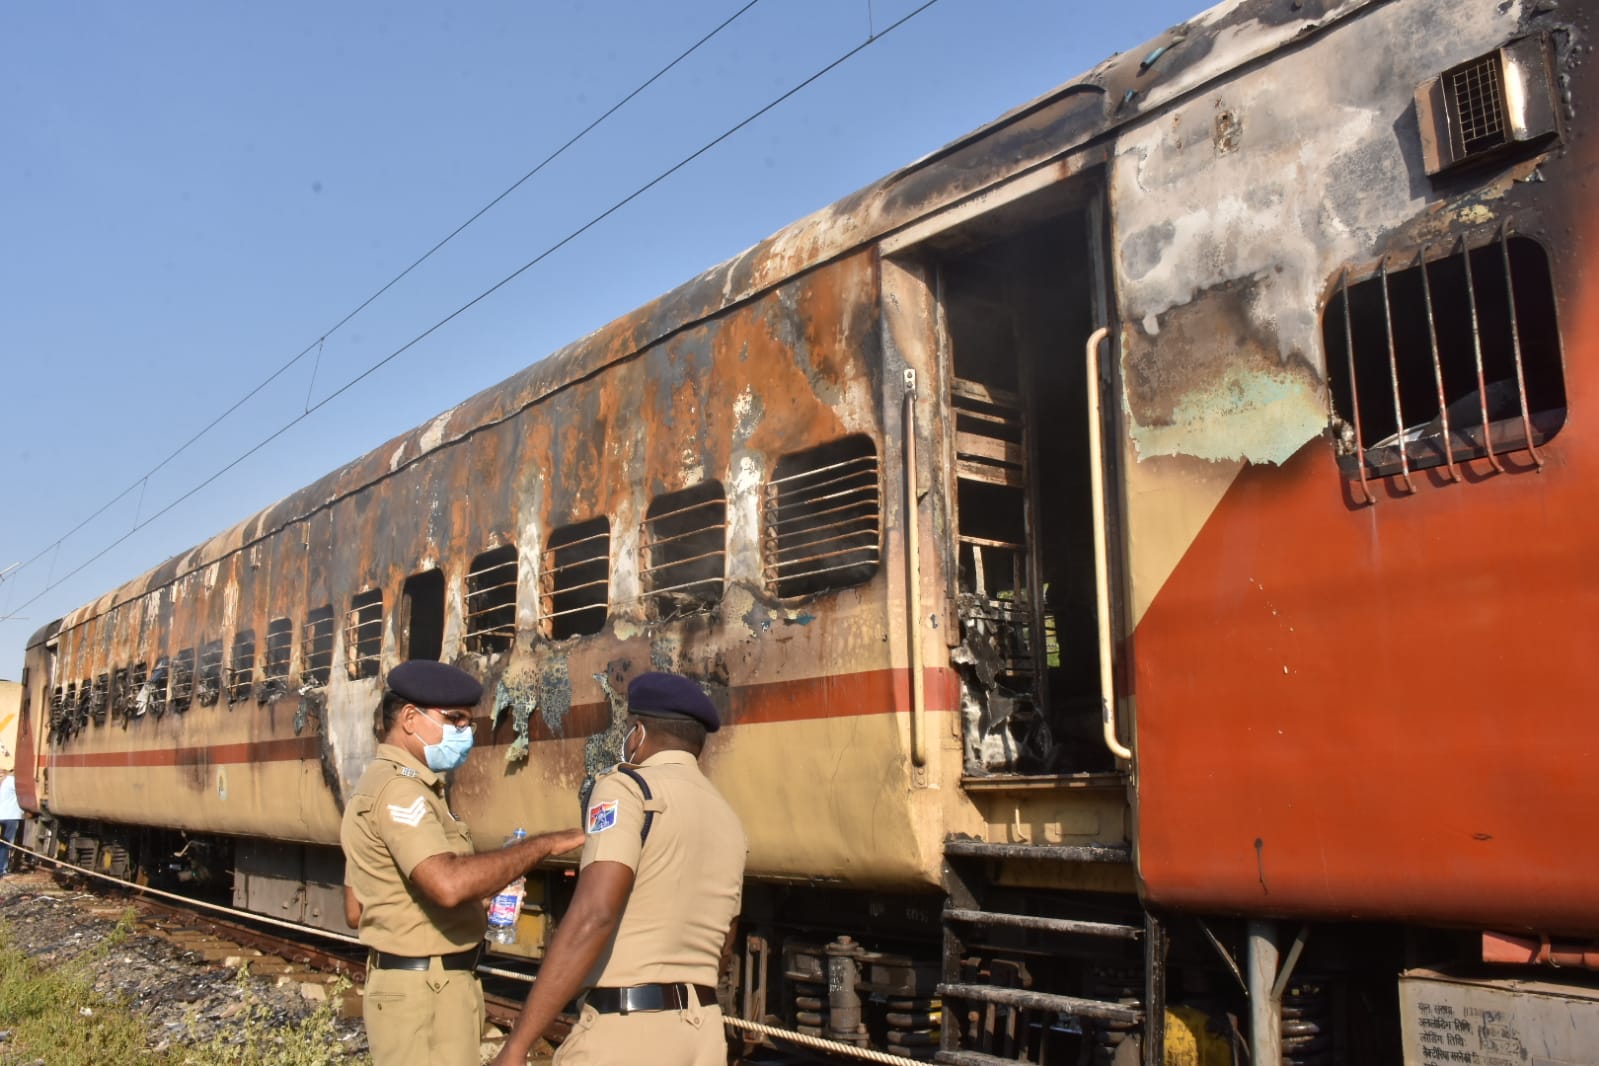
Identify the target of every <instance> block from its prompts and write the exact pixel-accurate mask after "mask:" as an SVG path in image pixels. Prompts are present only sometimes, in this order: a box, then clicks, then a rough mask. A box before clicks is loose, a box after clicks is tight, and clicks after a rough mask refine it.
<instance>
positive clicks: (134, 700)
mask: <svg viewBox="0 0 1599 1066" xmlns="http://www.w3.org/2000/svg"><path fill="white" fill-rule="evenodd" d="M149 684H150V664H149V663H147V662H145V661H144V660H143V659H138V660H135V661H134V662H132V663H130V664H128V713H127V715H126V716H125V717H124V718H123V719H122V725H123V728H127V724H128V723H129V722H131V721H133V720H134V719H135V718H143V717H144V716H145V715H147V714H149V713H150V711H151V710H152V709H153V708H154V706H155V700H154V699H153V698H151V696H153V691H152V693H151V694H149V695H147V694H146V693H145V689H146V687H148V686H149ZM140 697H145V699H144V709H143V710H140V709H139V700H140Z"/></svg>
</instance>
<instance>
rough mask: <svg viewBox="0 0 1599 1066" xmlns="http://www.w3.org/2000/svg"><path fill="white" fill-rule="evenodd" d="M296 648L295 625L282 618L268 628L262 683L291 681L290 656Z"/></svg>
mask: <svg viewBox="0 0 1599 1066" xmlns="http://www.w3.org/2000/svg"><path fill="white" fill-rule="evenodd" d="M293 647H294V625H293V623H292V622H290V621H289V620H288V619H287V618H280V619H278V620H277V621H275V622H273V623H272V624H271V625H270V626H268V627H267V644H266V664H265V667H266V668H265V670H264V671H263V672H262V675H261V680H262V682H268V681H279V682H286V681H288V679H289V654H290V652H291V650H292V649H293Z"/></svg>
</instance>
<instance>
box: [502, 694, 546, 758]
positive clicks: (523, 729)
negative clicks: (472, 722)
mask: <svg viewBox="0 0 1599 1066" xmlns="http://www.w3.org/2000/svg"><path fill="white" fill-rule="evenodd" d="M538 703H539V694H538V685H537V682H536V681H535V680H534V679H532V678H521V679H518V680H514V681H513V680H510V679H509V678H505V677H501V678H500V680H499V683H498V684H497V685H495V688H494V717H493V723H494V727H495V728H496V729H497V728H499V725H500V722H501V720H502V719H503V718H504V716H505V712H506V711H510V712H511V729H512V731H513V732H514V733H515V739H514V740H512V741H511V743H510V745H509V746H508V747H507V748H506V749H505V761H506V762H508V763H514V762H524V761H526V759H527V748H528V740H529V738H528V723H529V722H530V721H531V719H532V717H533V712H534V710H536V709H537V708H538Z"/></svg>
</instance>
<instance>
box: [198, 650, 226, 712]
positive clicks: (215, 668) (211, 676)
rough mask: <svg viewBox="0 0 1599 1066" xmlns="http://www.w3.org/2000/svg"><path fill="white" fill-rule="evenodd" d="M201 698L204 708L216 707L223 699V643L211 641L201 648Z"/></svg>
mask: <svg viewBox="0 0 1599 1066" xmlns="http://www.w3.org/2000/svg"><path fill="white" fill-rule="evenodd" d="M199 696H200V705H201V706H202V707H211V706H214V705H215V704H216V702H217V700H219V699H221V698H222V642H221V641H220V640H213V641H210V642H208V643H206V644H204V645H202V646H201V647H200V678H199Z"/></svg>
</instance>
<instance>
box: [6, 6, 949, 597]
mask: <svg viewBox="0 0 1599 1066" xmlns="http://www.w3.org/2000/svg"><path fill="white" fill-rule="evenodd" d="M936 3H938V0H925V2H924V3H922V4H920V5H918V6H917V7H915V8H914V9H912V10H911V11H909V12H908V13H906V14H905V15H903V16H901V17H900V18H899V19H897V20H895V21H894V22H892V23H890V24H889V25H888V26H886V27H884V28H883V29H882V30H881V31H880V32H878V33H877V34H876V35H875V36H873V37H871V38H869V39H867V40H865V41H862V42H861V43H860V44H858V45H856V46H855V47H854V48H851V49H850V50H848V51H847V52H845V53H843V54H842V55H840V56H839V57H838V58H837V59H834V60H833V61H832V62H830V63H828V64H827V65H826V66H824V67H822V68H821V69H819V70H817V71H816V72H815V73H814V74H812V75H810V76H809V77H807V78H806V79H805V80H803V81H801V82H800V83H798V84H797V85H795V86H793V87H792V88H790V89H788V90H786V91H785V92H783V93H782V94H781V95H779V96H777V97H776V98H775V99H773V100H771V101H770V102H769V103H767V104H764V105H763V106H761V107H760V108H758V109H757V110H755V111H753V112H751V113H750V114H749V115H747V116H745V117H744V118H742V119H740V120H739V121H738V122H737V123H735V124H734V125H732V126H730V127H728V128H727V129H726V130H724V131H722V132H721V133H719V134H717V135H716V136H715V137H713V138H712V139H711V140H709V141H707V142H705V144H703V145H701V146H700V147H699V148H696V149H695V150H694V151H693V152H691V153H689V154H688V155H686V156H684V157H683V158H682V159H680V160H678V161H677V162H676V163H673V164H672V165H671V166H669V167H667V168H666V169H665V170H663V171H661V172H660V173H659V174H657V175H656V176H655V177H653V178H651V179H650V180H648V181H646V182H645V183H644V184H643V185H640V186H639V187H638V188H636V189H634V190H633V191H632V192H630V193H628V194H627V195H626V196H624V197H622V198H621V199H620V200H618V201H616V202H615V203H613V204H612V205H611V206H610V207H607V208H606V209H605V210H603V211H601V212H600V213H599V214H597V215H595V216H594V217H593V218H591V219H589V220H588V221H587V222H585V223H583V224H582V225H581V226H579V227H577V228H576V229H574V230H573V231H572V232H570V233H568V234H567V235H566V236H564V237H562V238H561V239H560V240H558V241H556V242H555V243H554V244H552V245H550V246H549V247H547V248H545V249H544V250H543V251H542V252H540V253H539V254H538V255H535V256H534V257H533V258H532V259H529V260H528V261H527V262H526V263H523V264H522V265H521V266H519V267H517V268H516V269H515V270H513V271H511V273H509V274H507V275H506V276H505V277H503V278H501V279H500V280H499V281H497V282H495V283H494V284H493V285H490V286H489V287H488V288H487V289H484V290H483V291H482V292H480V293H478V294H477V295H476V296H474V297H472V298H471V299H470V300H468V301H467V302H466V303H464V304H462V305H461V306H459V307H457V308H456V309H455V310H453V311H451V312H450V313H449V314H447V315H445V316H444V317H443V318H441V319H439V320H438V321H437V322H435V323H433V324H432V325H431V326H429V327H427V328H426V329H424V330H423V331H422V332H421V333H418V334H417V335H416V336H414V337H412V338H411V339H410V340H408V341H406V342H405V343H404V344H402V345H400V346H399V347H398V348H396V349H394V350H393V351H392V352H390V353H389V354H388V355H385V356H384V357H383V358H381V359H379V360H378V361H377V362H375V363H373V364H372V365H371V366H369V367H367V368H366V369H365V370H363V371H361V372H360V373H359V374H357V375H356V376H355V377H353V378H351V379H350V380H349V381H346V382H345V383H344V384H343V385H340V386H339V387H338V388H337V389H335V390H334V391H333V392H331V393H329V394H328V395H327V396H324V397H323V398H322V399H320V400H318V401H317V402H316V403H315V404H312V405H311V406H309V407H307V408H306V409H305V411H303V412H301V413H300V414H297V415H295V416H294V417H293V418H291V419H289V420H288V421H287V422H285V423H284V424H283V425H281V426H279V427H278V428H277V429H275V430H273V431H272V432H271V433H270V434H268V435H267V436H266V437H264V438H263V439H262V440H260V441H259V442H257V443H256V444H254V445H252V446H251V447H250V448H249V449H247V450H246V451H244V452H242V453H241V454H239V455H238V456H236V457H235V458H234V459H232V460H231V461H229V462H228V464H227V465H226V466H223V467H222V468H221V469H219V470H217V471H215V472H214V473H212V474H211V475H210V476H209V477H207V478H206V479H205V480H203V481H201V482H200V483H199V484H197V485H195V486H194V487H192V488H190V489H189V490H187V491H186V492H184V493H183V494H182V495H180V496H178V497H177V498H176V499H174V500H172V501H171V502H170V503H168V504H167V505H166V506H165V507H162V508H161V509H160V510H159V511H156V512H155V513H154V514H152V515H150V517H149V518H147V519H145V520H144V521H142V522H140V523H139V524H137V525H135V526H134V527H133V528H131V529H129V530H128V531H127V532H126V533H124V534H122V536H120V537H118V538H117V539H116V540H114V541H112V542H111V543H110V544H107V545H106V546H105V547H104V548H101V549H100V550H99V551H98V552H96V553H95V554H94V555H91V556H90V557H89V558H88V559H85V560H84V561H83V562H81V563H79V564H78V565H77V566H75V567H73V568H72V569H71V570H69V571H68V572H67V573H65V574H63V575H62V576H61V577H60V578H58V579H57V580H56V581H54V582H53V583H51V584H48V585H46V586H45V587H44V588H42V589H40V590H39V591H38V592H37V593H35V594H34V595H33V596H32V597H30V598H29V599H27V600H25V601H23V602H22V603H21V604H19V605H18V606H17V607H16V608H15V610H14V611H13V613H11V614H7V615H5V616H4V617H0V622H5V621H10V620H11V619H12V618H14V617H15V611H22V610H26V609H27V608H28V607H29V606H31V605H32V604H34V603H36V602H38V601H39V600H40V599H41V598H43V597H44V595H45V594H46V593H48V592H50V590H51V589H54V588H56V587H57V586H58V585H61V584H62V583H64V582H66V581H68V580H70V579H71V578H73V577H74V576H76V575H77V574H79V573H81V572H82V571H83V570H84V569H85V568H87V567H89V566H91V565H93V564H94V563H95V562H96V561H98V560H99V559H100V558H102V557H103V556H104V555H105V554H106V553H107V552H109V551H111V550H112V549H113V548H115V547H117V546H118V545H120V544H122V543H123V542H124V541H126V540H127V539H128V538H129V537H131V536H133V535H134V534H135V533H137V532H139V530H141V529H143V528H144V527H145V526H147V525H149V524H150V523H152V522H154V521H156V520H157V519H159V518H161V517H162V516H163V515H165V514H167V513H168V512H169V511H171V510H172V509H173V508H175V507H177V506H178V505H179V504H181V503H183V502H184V501H186V500H188V499H189V498H190V497H192V496H194V495H195V494H196V493H198V492H201V491H202V490H204V489H205V488H206V487H207V486H209V485H210V484H211V483H212V482H214V481H216V480H217V479H218V478H220V477H222V476H223V475H224V474H226V473H227V472H228V471H230V470H232V469H233V468H234V467H236V466H238V465H239V464H240V463H242V462H244V461H245V460H246V459H248V458H250V457H251V456H252V455H254V454H255V453H256V452H259V451H260V450H261V449H263V448H265V447H266V446H267V445H269V444H271V443H272V442H273V441H275V440H277V439H278V438H279V437H281V436H283V434H285V433H287V432H288V431H289V430H291V429H293V428H294V427H295V426H297V425H299V424H300V423H301V422H303V421H305V420H306V419H307V418H309V417H310V416H311V415H313V414H315V413H316V412H317V411H320V410H321V409H322V408H323V407H326V406H327V405H328V404H330V403H332V402H333V401H334V400H336V399H338V398H339V397H340V396H342V395H344V394H345V393H346V392H348V391H349V390H350V389H352V388H354V387H355V386H356V385H358V384H360V383H361V382H362V381H365V380H366V379H367V378H368V377H371V376H372V375H373V374H375V373H377V372H378V371H379V370H381V369H382V368H383V367H385V366H387V365H388V364H389V363H391V362H393V361H394V360H395V359H398V358H399V357H400V356H401V355H404V354H405V353H406V352H408V351H410V350H411V349H412V348H414V347H416V346H417V345H418V344H420V343H421V342H422V341H424V340H426V339H427V338H428V337H430V336H432V335H433V334H434V333H436V332H438V331H439V330H440V329H442V328H443V327H444V326H446V325H448V324H449V323H450V322H452V321H454V320H455V319H456V318H458V317H460V316H461V315H462V314H464V313H466V312H467V311H469V310H471V309H472V308H473V307H476V306H477V305H478V304H479V303H482V302H483V301H484V300H486V299H488V298H489V297H490V296H492V295H493V294H494V293H496V292H498V291H499V290H500V289H502V288H504V287H505V286H506V285H508V284H510V283H511V282H512V281H515V280H516V279H517V278H519V277H521V276H522V275H523V274H525V273H527V271H529V270H531V269H532V268H533V267H535V266H537V265H538V264H539V263H541V262H543V261H544V260H545V259H547V258H549V257H550V256H551V255H553V254H555V253H556V252H557V251H559V250H560V249H562V248H564V247H565V246H566V245H568V244H570V243H571V242H572V241H574V240H576V239H577V238H578V237H581V236H582V235H583V234H585V233H587V232H588V231H589V230H591V229H593V228H594V227H595V226H597V225H599V224H600V223H601V222H603V221H605V220H606V219H607V218H609V217H611V216H612V215H614V214H615V213H616V212H618V211H620V210H621V209H622V208H624V207H626V206H627V205H628V204H630V203H632V202H633V201H634V200H636V199H638V198H639V197H640V196H642V195H644V194H645V193H646V192H648V191H649V190H651V189H653V188H654V187H655V186H657V185H659V184H660V183H661V182H663V181H665V180H666V179H667V178H669V177H671V176H672V175H673V174H676V173H677V172H678V171H679V170H682V169H683V168H684V167H686V166H688V165H689V164H690V163H692V162H694V160H696V159H698V158H699V157H700V156H702V155H704V154H705V153H706V152H709V151H710V150H711V149H712V148H715V147H716V146H717V145H719V144H721V143H722V142H723V141H725V140H727V139H728V138H729V137H731V136H733V135H734V134H735V133H737V132H738V131H739V130H742V129H743V128H744V127H746V126H748V125H749V124H750V123H752V122H754V121H755V120H756V119H758V118H760V117H761V116H762V115H765V114H766V113H767V112H769V111H771V110H772V109H773V108H775V107H777V106H779V105H780V104H782V103H783V102H784V101H786V100H788V99H789V98H790V97H792V96H794V95H795V94H796V93H798V92H800V91H801V90H803V89H805V88H806V87H807V86H809V85H811V84H812V83H813V82H815V81H816V80H817V79H819V78H821V77H823V76H825V75H826V74H828V73H830V72H831V71H833V70H835V69H836V68H838V67H839V66H841V65H843V64H844V63H845V62H847V61H849V60H850V59H852V58H853V57H855V56H856V55H858V54H860V53H861V52H862V51H864V50H865V49H867V48H869V47H871V46H872V45H873V44H876V43H877V42H878V41H881V40H882V39H883V38H884V37H887V36H888V35H889V34H891V33H893V32H894V31H895V30H897V29H898V28H899V27H901V26H903V25H905V24H906V23H907V22H909V21H910V20H911V19H913V18H915V17H916V16H917V15H920V14H921V13H922V12H924V11H926V10H927V9H928V8H930V7H932V6H933V5H934V4H936Z"/></svg>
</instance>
